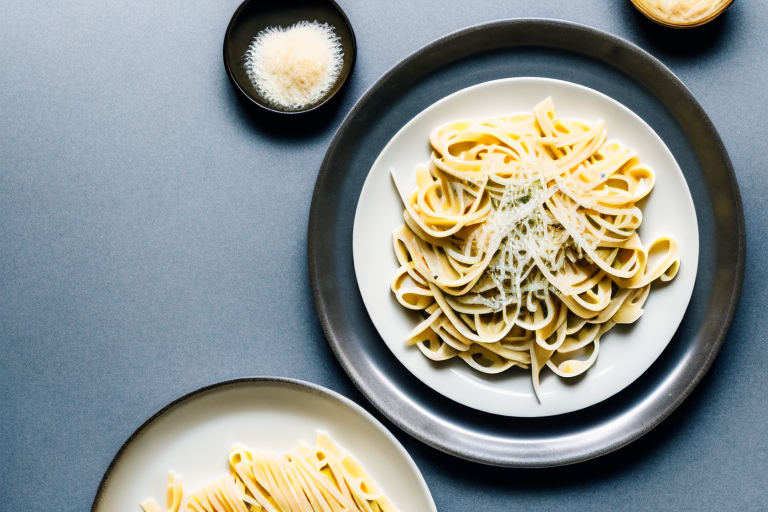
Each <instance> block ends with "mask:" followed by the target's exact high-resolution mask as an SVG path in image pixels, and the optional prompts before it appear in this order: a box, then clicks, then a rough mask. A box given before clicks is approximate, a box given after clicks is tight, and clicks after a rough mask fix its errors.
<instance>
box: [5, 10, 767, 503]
mask: <svg viewBox="0 0 768 512" xmlns="http://www.w3.org/2000/svg"><path fill="white" fill-rule="evenodd" d="M339 3H340V4H341V5H342V7H343V8H344V9H345V11H346V12H347V14H348V16H349V18H350V20H351V22H352V24H353V26H354V28H355V31H356V34H357V40H358V61H357V65H356V68H355V70H354V72H353V74H352V77H351V81H350V83H349V87H348V88H347V89H346V90H345V92H344V94H343V97H342V98H341V100H340V101H339V102H337V104H336V105H335V107H334V108H333V109H332V110H330V111H328V112H327V113H326V115H325V118H324V119H323V120H322V122H320V123H313V124H312V125H311V126H305V127H302V128H300V129H295V130H286V129H284V128H280V127H275V126H273V125H272V124H271V123H269V122H267V121H265V120H264V119H263V118H262V117H260V116H257V115H254V114H252V113H249V112H248V111H247V110H246V109H244V108H243V104H242V102H241V101H240V100H239V99H238V97H237V96H236V94H235V92H234V90H233V89H232V88H231V86H230V84H229V82H228V80H227V77H226V74H225V72H224V68H223V64H222V57H221V42H222V38H223V35H224V31H225V29H226V26H227V23H228V21H229V18H230V16H231V15H232V13H233V12H234V10H235V8H236V7H237V4H238V0H218V1H210V0H198V1H195V2H182V1H179V0H166V1H163V2H150V1H148V0H136V1H134V2H118V1H115V0H103V1H99V2H97V1H93V0H91V1H90V2H88V1H84V0H70V1H68V2H46V1H44V2H29V1H26V2H20V1H10V0H0V12H2V15H1V16H0V461H2V463H0V497H1V498H0V509H1V510H8V511H17V510H25V511H26V510H30V511H31V510H44V509H50V508H55V509H57V510H64V511H84V510H88V509H89V508H90V506H91V502H92V500H93V497H94V494H95V492H96V489H97V487H98V484H99V481H100V479H101V477H102V475H103V473H104V471H105V469H106V468H107V466H108V464H109V462H110V461H111V460H112V457H114V455H115V453H116V452H117V450H118V449H119V448H120V446H121V445H122V443H123V442H124V441H125V439H126V438H127V437H128V436H129V435H130V434H131V433H132V432H133V431H134V429H135V428H136V427H138V426H139V425H140V424H141V423H142V422H144V421H145V420H146V419H147V418H148V417H149V416H151V415H152V414H153V413H154V412H155V411H156V410H158V409H159V408H161V407H162V406H163V405H165V404H166V403H168V402H169V401H171V400H173V399H174V398H176V397H178V396H180V395H182V394H184V393H186V392H188V391H191V390H194V389H196V388H198V387H200V386H203V385H206V384H211V383H214V382H217V381H220V380H224V379H230V378H235V377H241V376H248V375H279V376H285V377H294V378H300V379H305V380H309V381H312V382H315V383H317V384H321V385H323V386H326V387H329V388H331V389H333V390H336V391H338V392H340V393H342V394H344V395H346V396H348V397H350V398H352V399H353V400H356V401H357V402H358V403H360V404H361V405H363V406H364V407H366V408H367V409H368V410H370V411H372V412H373V413H374V414H375V415H376V416H377V417H378V418H379V419H381V420H382V421H383V422H384V424H385V425H387V426H388V427H389V428H390V429H391V430H392V431H393V432H394V434H395V435H396V436H397V437H398V439H400V441H401V442H402V443H403V445H404V446H405V447H406V449H407V450H408V451H409V452H410V453H411V454H412V456H413V458H414V460H415V461H416V463H417V465H418V466H419V468H420V469H421V471H422V473H423V474H424V478H425V479H426V481H427V484H428V485H429V487H430V489H431V491H432V494H433V496H434V499H435V502H436V504H437V507H438V509H439V510H440V511H441V512H442V511H464V510H467V511H468V510H472V511H498V510H526V511H533V510H541V511H548V512H551V511H555V510H568V511H572V510H632V511H639V510H649V511H651V510H768V372H766V371H765V369H764V368H763V366H762V365H763V364H764V363H765V361H766V360H768V342H767V340H766V335H765V333H766V332H768V315H766V310H767V309H768V304H766V302H767V301H766V299H767V298H768V292H766V289H765V287H764V284H763V282H762V281H761V279H762V278H761V277H760V275H761V274H762V272H763V271H761V270H760V269H764V268H766V266H768V251H766V242H765V240H766V239H768V223H766V222H765V218H766V213H767V212H766V211H765V210H766V207H765V204H766V203H765V198H766V196H768V177H766V169H765V159H764V158H763V156H764V155H765V154H767V153H768V121H766V116H765V108H766V107H765V106H766V104H767V103H768V80H767V79H766V71H768V62H766V59H765V55H766V54H768V38H766V37H765V32H766V29H768V11H766V9H765V6H764V4H763V2H762V1H760V0H736V2H734V5H733V6H732V7H731V8H730V10H729V11H728V12H727V13H726V14H725V15H724V16H722V17H721V18H719V19H718V20H716V21H715V22H714V23H712V24H710V25H709V26H707V27H704V28H701V29H696V30H692V31H670V30H667V29H661V28H659V27H656V26H655V25H652V24H651V23H650V22H648V21H646V20H645V19H644V18H643V17H642V16H641V15H639V14H638V13H637V12H635V10H634V8H633V7H632V6H631V4H630V3H629V0H569V1H565V0H515V1H509V2H489V1H486V0H482V1H480V0H478V1H472V2H467V1H460V0H443V1H437V0H419V1H417V2H414V1H410V0H386V1H384V0H340V2H339ZM510 17H550V18H559V19H565V20H569V21H574V22H578V23H582V24H586V25H590V26H592V27H596V28H599V29H602V30H605V31H608V32H611V33H613V34H617V35H619V36H622V37H624V38H626V39H628V40H630V41H632V42H634V43H636V44H638V45H639V46H641V47H642V48H644V49H646V50H647V51H649V52H650V53H652V54H653V55H654V56H656V57H657V58H659V59H661V61H662V62H664V63H665V64H666V65H667V66H669V67H670V68H671V69H672V71H673V72H674V73H676V74H677V76H679V77H680V79H682V81H683V82H684V83H685V84H686V85H687V86H688V87H689V88H690V89H691V91H692V92H693V94H694V95H695V96H696V98H697V99H698V100H699V102H700V103H701V104H702V105H703V107H704V109H705V110H706V111H707V112H708V113H709V115H710V117H711V118H712V121H713V122H714V124H715V126H716V127H717V129H718V130H719V132H720V135H721V136H722V138H723V140H724V142H725V145H726V147H727V149H728V151H729V152H730V156H731V159H732V161H733V165H734V168H735V170H736V174H737V177H738V180H739V184H740V187H741V193H742V197H743V200H744V211H745V216H746V223H747V251H748V252H747V267H746V276H745V282H744V291H743V294H742V298H741V303H740V305H739V308H738V311H737V313H736V317H735V319H734V323H733V327H732V328H731V330H730V333H729V336H728V338H727V340H726V342H725V345H724V346H723V349H722V351H721V352H720V355H719V356H718V358H717V360H716V361H715V363H714V365H713V366H712V369H711V370H710V371H709V373H708V375H707V376H706V377H705V378H704V380H703V381H702V382H701V383H700V384H699V386H698V387H697V388H696V390H695V391H694V392H693V394H692V395H691V396H690V397H689V398H688V399H687V400H686V401H685V402H684V403H683V405H682V406H681V407H680V408H679V409H678V410H677V411H675V412H674V413H673V414H672V416H671V417H670V418H668V419H667V420H666V421H664V422H663V423H662V424H661V426H659V427H657V428H656V429H655V430H653V431H652V432H651V433H650V434H648V435H646V436H645V437H643V438H642V439H640V440H639V441H637V442H635V443H633V444H632V445H630V446H629V447H627V448H624V449H622V450H619V451H618V452H615V453H613V454H611V455H609V456H606V457H603V458H600V459H597V460H593V461H590V462H587V463H582V464H578V465H575V466H569V467H562V468H554V469H546V470H534V471H531V470H514V469H498V468H491V467H485V466H480V465H476V464H473V463H469V462H465V461H462V460H458V459H454V458H452V457H449V456H447V455H444V454H442V453H441V452H438V451H436V450H433V449H432V448H429V447H427V446H426V445H423V444H421V443H420V442H418V441H416V440H414V439H412V438H410V437H409V436H408V435H406V434H404V433H403V432H401V431H399V430H397V429H396V428H395V427H394V426H393V425H392V424H391V423H389V422H388V421H387V420H385V419H383V418H382V417H381V415H380V414H378V412H376V411H373V408H372V407H371V406H370V405H369V404H368V403H367V402H366V400H365V399H364V398H363V397H362V396H361V395H360V394H359V393H358V392H357V390H356V389H355V387H354V385H353V384H352V383H351V382H350V381H349V379H348V378H347V377H346V375H345V374H344V372H343V370H342V369H341V367H340V366H339V364H338V363H337V362H336V359H335V358H334V356H333V353H332V352H331V350H330V348H329V346H328V344H327V342H326V340H325V337H324V335H323V332H322V330H321V328H320V325H319V323H318V320H317V318H316V316H315V310H314V305H313V301H312V294H311V290H310V286H309V276H308V270H307V257H306V242H307V240H306V236H307V235H306V232H307V217H308V214H309V204H310V198H311V194H312V188H313V185H314V181H315V176H316V174H317V169H318V168H319V165H320V162H321V160H322V158H323V155H324V153H325V149H326V147H327V145H328V143H329V142H330V140H331V138H332V136H333V134H334V131H335V130H336V128H337V127H338V125H339V123H340V122H341V120H342V119H343V117H344V115H345V114H346V112H347V111H348V110H349V108H350V107H351V106H352V105H353V103H354V102H355V101H356V99H357V98H359V97H360V95H361V94H362V93H363V92H364V91H365V90H366V89H367V88H368V87H369V86H370V85H371V84H372V83H373V82H374V81H375V80H376V79H377V78H378V77H379V76H381V74H382V73H383V72H385V71H386V70H387V69H388V68H390V67H391V66H392V65H394V64H395V63H396V62H398V61H399V60H400V59H402V58H403V57H405V56H407V55H408V54H410V53H411V52H413V51H414V50H416V49H418V48H419V47H421V46H422V45H424V44H426V43H428V42H430V41H432V40H433V39H435V38H437V37H439V36H441V35H444V34H446V33H448V32H450V31H453V30H456V29H460V28H463V27H466V26H469V25H472V24H475V23H479V22H483V21H489V20H493V19H499V18H510ZM553 421H554V420H553Z"/></svg>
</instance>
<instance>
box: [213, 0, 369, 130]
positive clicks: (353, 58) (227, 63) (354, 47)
mask: <svg viewBox="0 0 768 512" xmlns="http://www.w3.org/2000/svg"><path fill="white" fill-rule="evenodd" d="M253 1H259V0H243V3H241V4H240V6H239V7H238V8H237V10H235V13H234V14H233V15H232V18H231V19H230V20H229V25H227V31H226V32H225V33H224V45H223V52H224V68H225V69H226V70H227V76H228V77H229V80H230V82H232V84H233V85H234V86H235V87H236V88H237V90H238V91H239V92H240V94H242V95H243V96H244V97H245V98H247V99H248V101H250V102H251V103H252V104H254V105H256V106H257V107H259V108H261V109H263V110H265V111H267V112H271V113H273V114H284V115H296V114H306V113H307V112H313V111H315V110H317V109H319V108H320V107H322V106H323V105H325V104H327V103H328V102H329V101H331V100H332V99H333V98H334V97H336V95H337V94H339V92H340V91H341V90H342V89H343V88H344V86H345V85H346V83H347V80H348V79H349V75H351V74H352V71H353V70H354V69H355V61H356V60H357V38H356V37H355V31H354V29H353V28H352V23H350V21H349V18H348V17H347V13H345V12H344V9H342V8H341V6H340V5H339V4H337V3H336V2H335V1H334V0H323V1H325V2H328V3H329V4H331V6H333V7H335V8H336V10H337V11H339V14H341V17H342V18H343V19H344V23H346V25H347V28H348V29H349V33H350V35H351V36H352V38H351V42H352V55H351V61H350V64H349V71H347V73H346V75H343V76H341V75H340V76H339V78H338V79H337V80H341V83H340V84H339V87H338V88H337V89H336V91H334V93H333V94H331V95H330V96H328V97H327V98H325V99H324V100H323V101H321V102H320V103H316V104H314V105H312V106H311V107H310V108H307V109H304V110H278V109H274V108H270V107H269V106H267V105H265V104H263V103H262V102H260V101H258V100H257V99H256V98H254V97H253V96H251V95H250V94H248V93H247V92H246V91H245V89H243V88H242V87H241V85H240V82H238V81H237V79H236V78H235V75H234V74H233V73H232V63H231V62H230V61H229V55H227V45H228V43H229V39H230V37H231V35H232V29H233V27H234V26H235V24H236V23H237V20H238V18H239V17H240V13H241V12H242V11H243V9H245V7H246V6H247V5H248V4H249V3H251V2H253Z"/></svg>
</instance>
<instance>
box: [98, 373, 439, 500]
mask: <svg viewBox="0 0 768 512" xmlns="http://www.w3.org/2000/svg"><path fill="white" fill-rule="evenodd" d="M317 430H324V431H326V432H328V433H329V434H330V435H331V436H332V437H333V439H334V440H335V441H336V442H337V443H338V444H339V445H340V446H342V447H344V448H345V449H346V450H347V451H349V453H351V454H352V455H353V456H354V457H355V458H356V459H357V460H358V461H359V462H360V463H361V464H362V465H363V466H364V467H365V469H366V470H367V471H368V473H369V474H370V475H371V477H372V478H373V479H374V480H375V481H376V482H377V483H378V484H379V486H380V487H381V489H382V490H383V491H384V492H385V493H386V495H387V496H388V497H389V498H390V499H391V500H392V503H393V504H395V505H396V506H398V507H399V508H400V510H403V512H408V511H413V512H421V511H433V512H436V510H437V509H436V508H435V504H434V502H433V501H432V496H431V495H430V494H429V489H427V484H426V483H425V482H424V479H423V478H422V476H421V473H420V472H419V470H418V468H417V467H416V465H415V464H414V463H413V460H412V459H411V457H410V456H409V455H408V453H407V452H406V451H405V449H404V448H403V447H402V445H401V444H400V443H399V442H398V441H397V439H395V437H394V436H393V435H392V434H391V433H390V432H389V431H388V430H387V429H386V428H384V426H383V425H382V424H381V423H379V422H378V421H376V419H375V418H374V417H373V416H371V415H370V414H368V413H367V412H366V411H365V410H364V409H363V408H361V407H360V406H359V405H357V404H355V403H354V402H352V401H350V400H348V399H347V398H344V397H343V396H341V395H339V394H338V393H335V392H333V391H330V390H328V389H325V388H322V387H320V386H316V385H314V384H309V383H307V382H302V381H298V380H292V379H281V378H250V379H239V380H233V381H226V382H222V383H219V384H214V385H212V386H208V387H205V388H202V389H199V390H197V391H194V392H192V393H190V394H188V395H186V396H184V397H182V398H179V399H178V400H176V401H174V402H173V403H171V404H169V405H168V406H166V407H165V408H163V409H162V410H161V411H159V412H158V413H157V414H155V415H154V416H152V418H150V419H149V420H148V421H147V422H146V423H144V425H142V426H141V427H139V429H138V430H137V431H136V432H135V433H134V434H133V435H132V436H131V437H130V438H129V439H128V441H126V443H125V444H124V445H123V447H122V448H120V451H119V452H118V453H117V455H116V456H115V458H114V459H113V460H112V463H111V464H110V466H109V469H107V472H106V474H105V475H104V478H103V479H102V481H101V485H99V490H98V491H97V493H96V498H95V500H94V502H93V506H92V507H91V510H92V511H109V512H120V511H125V512H135V511H136V510H139V503H140V502H142V501H144V500H145V499H147V498H149V497H154V498H155V501H157V503H158V504H159V505H161V508H163V509H165V485H166V482H167V481H168V471H169V470H174V471H176V472H177V473H179V474H180V475H181V476H182V478H184V485H185V486H189V488H191V489H195V490H197V489H199V488H200V487H201V486H203V485H205V484H207V483H210V482H212V481H213V480H216V479H218V478H221V477H222V476H226V475H228V474H229V462H228V458H227V457H228V455H229V450H230V449H231V448H232V445H234V444H236V443H241V444H244V445H246V446H248V447H251V448H265V449H267V450H271V451H275V452H284V451H287V450H289V449H291V448H294V447H295V446H297V445H298V444H299V443H300V442H301V441H306V442H307V443H309V444H313V443H314V441H315V434H316V431H317Z"/></svg>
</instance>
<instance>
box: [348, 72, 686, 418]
mask: <svg viewBox="0 0 768 512" xmlns="http://www.w3.org/2000/svg"><path fill="white" fill-rule="evenodd" d="M530 81H535V82H541V83H544V84H555V85H560V86H566V87H568V88H570V89H572V90H577V91H580V92H581V93H586V94H588V95H593V96H595V97H597V98H599V99H600V100H601V101H604V102H608V103H609V104H611V105H613V106H615V107H618V108H619V109H620V110H621V111H622V112H623V114H624V115H625V116H628V117H629V118H630V119H632V120H633V122H635V123H638V124H639V125H640V126H642V127H643V129H644V131H645V132H646V135H650V136H651V138H653V139H654V141H655V143H656V145H657V147H658V148H659V149H660V150H661V152H662V153H664V155H665V157H668V158H669V159H670V161H671V162H672V163H673V166H672V171H673V173H674V174H675V178H676V179H680V180H682V183H683V185H684V191H685V196H684V198H683V199H684V202H685V209H686V210H687V212H688V213H689V214H690V215H691V216H692V219H691V220H692V222H690V223H689V224H688V225H687V229H689V230H692V231H693V232H695V248H693V254H694V256H695V257H693V258H688V259H686V260H685V262H683V265H685V267H687V268H686V272H688V273H689V274H690V275H688V276H687V278H686V284H687V290H686V292H685V293H684V295H683V300H682V302H679V304H680V305H681V306H682V307H680V308H679V311H678V314H677V317H676V319H675V320H674V328H673V329H671V333H669V335H668V336H667V337H666V339H665V341H664V342H663V345H662V346H661V348H660V349H659V350H657V351H656V352H655V355H653V357H652V358H651V359H649V360H648V361H647V364H646V365H644V366H645V367H644V368H643V370H642V371H640V372H639V373H638V374H637V375H635V376H634V378H632V379H630V380H625V382H624V383H623V385H621V386H620V387H617V388H616V389H615V390H614V391H612V392H610V393H607V394H604V395H603V396H601V397H600V398H599V399H596V400H593V401H590V402H589V403H586V404H584V403H581V404H580V405H578V406H575V407H573V406H565V407H562V408H561V409H560V410H558V411H557V412H546V413H541V412H539V411H535V410H533V411H531V410H524V411H522V412H520V411H510V409H509V407H507V406H499V405H497V404H498V402H497V403H496V404H493V403H491V402H490V401H489V402H486V403H483V404H481V405H479V406H478V404H477V402H474V401H469V400H468V399H467V397H466V396H464V397H459V396H458V394H456V393H451V392H446V390H445V389H440V388H439V387H436V386H435V385H434V381H432V382H430V380H429V377H428V376H427V375H426V374H425V373H419V372H417V371H414V369H413V368H412V367H411V366H409V365H408V364H406V362H405V360H404V358H403V354H402V352H398V351H397V350H396V349H395V348H393V346H394V344H395V343H396V341H395V340H393V339H391V337H390V338H389V339H388V337H387V336H386V335H385V332H384V331H383V329H382V328H381V327H380V326H381V325H382V324H383V322H382V321H381V320H380V319H378V318H377V315H376V313H373V312H372V306H371V304H370V301H371V295H370V290H366V289H365V288H364V287H363V286H362V285H361V279H360V273H361V271H360V270H359V269H360V267H361V264H360V263H359V260H360V259H361V258H362V257H361V256H360V255H359V252H360V247H362V246H363V244H362V242H360V241H359V240H360V238H361V237H360V232H361V231H362V230H363V229H364V227H361V224H360V223H359V222H358V219H359V218H360V217H361V215H360V212H361V209H362V208H363V206H362V205H363V203H364V202H365V200H366V198H367V197H370V194H371V193H372V192H371V189H372V188H373V185H372V184H371V183H372V179H371V176H372V174H373V173H374V170H375V169H376V168H377V166H379V164H380V161H381V160H382V159H383V158H384V156H385V155H386V154H387V153H388V151H390V150H391V148H392V147H393V146H395V145H396V144H397V143H398V139H400V138H401V137H402V134H404V133H406V132H407V131H408V129H409V128H410V127H412V126H413V125H414V124H415V123H417V122H418V121H419V120H420V119H421V118H422V117H424V116H425V115H427V114H428V113H429V112H431V111H433V110H436V109H439V108H441V107H442V106H443V105H444V104H446V103H448V102H450V101H453V100H456V98H457V97H460V96H462V95H466V94H471V93H473V92H475V91H477V90H480V89H482V88H485V87H492V86H494V85H498V84H507V83H525V82H530ZM545 96H546V95H545V94H543V95H542V99H543V98H544V97H545ZM532 106H533V105H531V107H532ZM555 106H556V108H558V103H557V99H555ZM516 113H530V112H523V111H507V110H503V111H499V112H498V115H499V116H502V115H509V114H516ZM596 117H601V116H600V115H599V114H598V115H596ZM452 119H466V117H455V118H452ZM608 131H609V138H608V140H611V137H610V131H611V127H610V126H608ZM630 148H631V146H630ZM640 158H641V162H642V160H643V157H642V155H640ZM657 177H658V175H657ZM644 213H645V212H644ZM641 230H642V226H641ZM390 238H391V235H390ZM352 249H353V265H354V269H355V278H356V282H357V285H358V288H359V290H360V294H361V297H362V300H363V304H364V305H365V308H366V310H367V312H368V315H369V316H370V318H371V321H372V323H373V324H374V327H375V328H376V330H377V331H378V333H379V335H380V336H381V338H382V339H383V340H384V341H385V344H386V345H387V347H388V349H389V350H390V351H391V352H392V353H393V354H394V356H395V357H396V358H397V359H398V361H399V362H400V363H401V364H403V366H405V367H406V369H407V370H408V371H409V372H410V373H411V374H412V375H414V376H415V377H416V378H417V379H419V380H420V381H421V382H423V383H424V384H425V385H427V386H429V387H430V388H432V389H433V390H435V391H436V392H438V393H440V394H442V395H443V396H446V397H448V398H450V399H451V400H454V401H456V402H458V403H460V404H462V405H465V406H468V407H470V408H473V409H477V410H480V411H483V412H489V413H492V414H498V415H502V416H508V417H547V416H556V415H560V414H566V413H569V412H573V411H578V410H581V409H584V408H586V407H590V406H592V405H595V404H597V403H600V402H602V401H604V400H607V399H608V398H610V397H611V396H614V395H615V394H617V393H619V392H620V391H621V390H623V389H625V388H626V387H627V386H629V385H630V384H631V383H632V382H634V381H635V380H637V379H638V378H639V377H640V376H641V375H642V374H643V373H644V372H645V371H647V369H648V368H650V366H651V365H652V364H653V362H655V361H656V359H658V357H659V356H660V355H661V353H662V352H663V350H664V349H665V348H666V346H667V345H668V344H669V342H670V341H671V339H672V337H673V336H674V333H675V332H676V330H677V328H678V327H679V325H680V322H681V321H682V319H683V316H684V314H685V311H686V309H687V306H688V304H689V302H690V300H691V297H692V293H693V286H694V283H695V279H696V273H697V271H698V256H699V254H698V252H699V233H698V222H697V218H696V210H695V206H694V203H693V198H692V196H691V193H690V189H689V187H688V185H687V182H686V180H685V176H684V174H683V172H682V170H681V169H680V166H679V164H678V163H677V161H676V159H675V158H674V156H673V154H672V152H671V151H670V149H669V148H668V147H667V145H666V143H665V142H664V141H663V139H662V138H661V137H660V136H659V135H658V134H657V133H656V131H655V130H653V128H651V127H650V125H648V123H647V122H646V121H645V120H644V119H643V118H642V117H640V116H639V115H637V114H636V113H635V112H634V111H632V110H631V109H629V108H628V107H627V106H626V105H624V104H623V103H621V102H619V101H618V100H615V99H614V98H612V97H610V96H609V95H607V94H604V93H602V92H600V91H597V90H595V89H592V88H590V87H586V86H584V85H581V84H577V83H573V82H569V81H565V80H559V79H554V78H545V77H537V76H519V77H509V78H500V79H495V80H489V81H485V82H481V83H477V84H474V85H472V86H469V87H466V88H463V89H460V90H458V91H455V92H453V93H451V94H449V95H447V96H445V97H443V98H440V99H439V100H437V101H435V102H434V103H432V104H430V105H428V106H427V107H426V108H424V109H423V110H422V111H421V112H419V113H418V114H416V115H415V116H413V117H412V118H411V119H410V120H408V122H407V123H405V124H404V125H403V126H402V127H401V128H400V129H399V130H398V131H397V132H396V133H395V134H394V135H393V136H392V137H391V138H390V140H389V141H388V142H387V144H386V145H385V146H384V148H383V149H382V150H381V152H380V153H379V155H378V156H377V157H376V159H375V161H374V163H373V164H372V165H371V168H370V169H369V170H368V173H367V175H366V179H365V182H364V184H363V187H362V189H361V192H360V196H359V198H358V201H357V206H356V209H355V218H354V223H353V233H352ZM689 249H691V248H689ZM691 269H692V271H693V272H692V273H690V270H691ZM679 280H680V279H677V281H679ZM674 282H675V281H673V282H672V283H671V284H674ZM387 293H391V292H389V291H387ZM652 295H653V294H652ZM393 300H394V299H393ZM403 311H404V312H405V308H403ZM668 325H670V326H671V325H672V323H669V324H668ZM413 326H415V323H414V324H413V325H412V326H411V327H413ZM422 357H423V356H422ZM425 359H426V358H425ZM599 360H600V357H599V356H598V361H599ZM470 373H471V372H470ZM486 387H487V386H486ZM467 396H468V395H467Z"/></svg>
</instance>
